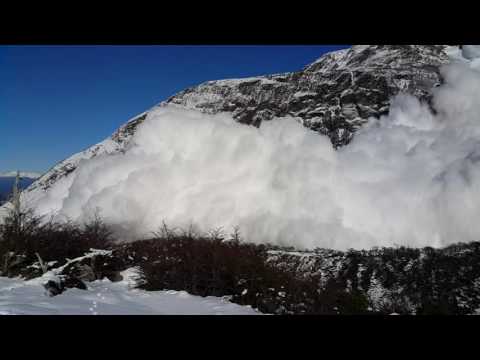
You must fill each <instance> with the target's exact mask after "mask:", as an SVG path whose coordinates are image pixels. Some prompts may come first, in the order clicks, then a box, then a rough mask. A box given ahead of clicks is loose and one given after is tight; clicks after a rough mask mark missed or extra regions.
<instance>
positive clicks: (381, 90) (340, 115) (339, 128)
mask: <svg viewBox="0 0 480 360" xmlns="http://www.w3.org/2000/svg"><path fill="white" fill-rule="evenodd" d="M447 49H448V47H446V46H438V45H409V46H405V45H374V46H371V45H361V46H354V47H353V48H351V49H346V50H341V51H337V52H333V53H330V54H327V55H325V56H322V57H321V58H320V59H319V60H318V61H316V62H314V63H313V64H311V65H309V66H307V67H306V68H305V69H304V70H302V71H299V72H294V73H287V74H280V75H270V76H265V77H256V78H249V79H240V80H222V81H210V82H207V83H205V84H201V85H200V86H197V87H194V88H190V89H186V90H184V91H182V92H181V93H179V94H178V95H175V96H173V97H172V98H170V99H168V100H167V103H170V104H178V105H181V106H185V107H187V108H195V109H200V110H202V111H205V112H209V113H218V112H222V111H226V112H231V113H232V114H233V116H234V118H235V119H237V121H239V122H241V123H245V124H251V125H255V126H259V125H260V123H261V122H262V121H266V120H270V119H272V118H273V117H279V116H286V115H291V116H295V117H299V118H300V119H301V121H302V122H303V124H304V125H305V126H306V127H308V128H311V129H312V130H315V131H318V132H320V133H322V134H325V135H328V136H329V137H330V139H331V141H332V144H333V145H334V146H335V147H338V146H342V145H345V144H347V143H348V142H349V141H350V140H351V139H352V136H353V134H354V132H355V130H356V129H357V128H358V127H359V126H361V125H362V124H363V123H364V122H365V120H366V119H367V118H369V117H371V116H379V115H381V114H382V113H385V112H387V111H388V106H389V100H390V99H391V97H392V96H393V95H396V94H397V93H399V92H400V91H404V92H408V93H411V94H413V95H415V96H417V97H419V98H421V99H424V100H428V98H429V91H430V89H431V88H432V87H434V86H435V85H438V84H440V82H441V79H440V75H439V66H441V65H442V64H444V63H447V62H448V61H449V57H448V55H447V52H446V50H447Z"/></svg>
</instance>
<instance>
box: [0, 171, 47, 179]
mask: <svg viewBox="0 0 480 360" xmlns="http://www.w3.org/2000/svg"><path fill="white" fill-rule="evenodd" d="M16 176H17V172H16V171H8V172H4V173H0V177H16ZM40 176H42V174H40V173H37V172H33V171H20V177H23V178H29V179H38V178H39V177H40Z"/></svg>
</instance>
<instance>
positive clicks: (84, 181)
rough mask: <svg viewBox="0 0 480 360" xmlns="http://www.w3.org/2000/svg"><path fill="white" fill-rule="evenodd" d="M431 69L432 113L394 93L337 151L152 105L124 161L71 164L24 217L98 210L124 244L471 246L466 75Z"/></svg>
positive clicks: (295, 132) (298, 135)
mask: <svg viewBox="0 0 480 360" xmlns="http://www.w3.org/2000/svg"><path fill="white" fill-rule="evenodd" d="M442 73H443V77H444V80H445V83H444V84H443V85H442V86H440V87H437V88H436V89H434V90H433V93H434V98H433V106H434V108H435V109H436V112H435V114H433V113H432V112H431V110H430V108H429V107H428V106H427V105H426V104H423V103H420V102H419V101H418V100H417V99H416V98H414V97H411V96H408V95H399V96H397V97H396V98H394V99H393V100H392V105H391V109H390V113H389V115H388V116H385V117H382V118H380V119H370V121H369V123H368V124H367V125H366V126H365V127H364V128H362V129H361V130H360V131H358V132H357V134H356V136H355V138H354V140H353V142H352V143H351V144H349V145H348V146H346V147H343V148H341V149H339V150H337V151H335V150H334V149H333V148H332V146H331V144H330V141H329V139H328V138H327V137H324V136H321V135H319V134H317V133H315V132H312V131H311V130H309V129H307V128H305V127H303V126H302V125H301V124H300V123H299V122H298V120H297V119H294V118H279V119H274V120H272V121H269V122H264V123H263V124H262V126H261V127H260V128H255V127H252V126H246V125H242V124H238V123H236V122H235V121H234V120H233V119H232V118H231V116H229V115H226V114H219V115H206V114H202V113H200V112H196V111H187V110H182V109H179V108H175V107H163V108H157V109H155V110H153V111H151V112H150V113H149V114H148V117H147V120H146V121H145V122H144V123H143V124H142V125H141V126H140V127H139V128H138V131H137V132H136V134H135V135H134V139H133V142H132V144H131V145H130V147H129V148H128V149H127V151H126V152H125V153H123V154H116V155H106V156H99V157H96V158H94V159H91V160H88V161H85V162H82V163H80V166H79V168H78V169H77V171H75V172H74V173H73V174H72V175H70V176H69V177H67V178H65V179H64V180H61V181H59V182H58V183H57V184H55V185H54V187H53V188H52V189H51V190H50V191H49V192H48V193H47V194H46V195H45V197H44V198H43V199H41V201H39V202H38V204H39V206H38V208H37V211H38V212H39V213H43V214H47V213H49V212H50V211H51V210H52V209H54V210H57V209H60V210H59V211H57V212H56V216H57V217H58V218H59V219H60V218H65V217H68V218H71V219H74V220H79V221H83V220H87V219H89V218H90V217H91V216H92V213H94V212H95V211H97V210H98V209H100V211H101V215H102V216H103V217H104V219H105V220H106V221H107V222H109V223H111V224H114V225H115V227H116V229H117V232H118V234H119V235H120V236H121V237H122V238H124V239H126V240H128V239H132V238H136V237H144V236H149V235H150V233H151V232H152V231H156V230H158V229H159V228H160V226H161V224H162V222H163V221H164V222H165V223H167V224H168V225H169V226H172V227H177V226H179V227H188V226H189V225H194V226H196V227H197V228H198V229H199V230H204V231H206V230H209V229H212V228H217V227H223V228H224V229H225V230H226V231H228V230H230V229H231V228H232V227H233V226H239V228H240V231H241V234H242V236H243V237H244V238H245V239H246V240H248V241H253V242H270V243H276V244H281V245H293V246H297V247H300V248H314V247H327V248H335V249H347V248H370V247H373V246H394V245H407V246H434V247H437V246H443V245H447V244H449V243H456V242H468V241H473V240H480V221H478V219H479V214H480V201H479V199H480V166H479V165H480V126H479V125H480V115H479V114H480V73H479V72H478V70H475V69H474V68H471V67H470V66H468V65H466V64H462V63H455V64H451V65H448V66H447V67H445V68H444V69H442Z"/></svg>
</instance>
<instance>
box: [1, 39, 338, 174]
mask: <svg viewBox="0 0 480 360" xmlns="http://www.w3.org/2000/svg"><path fill="white" fill-rule="evenodd" d="M345 47H347V46H345V45H343V46H342V45H338V46H0V139H1V141H0V173H1V172H4V171H9V170H14V169H20V170H23V171H38V172H42V171H46V170H48V169H49V168H50V167H51V166H53V165H55V163H57V162H58V161H60V160H62V159H64V158H66V157H68V156H70V155H72V154H73V153H76V152H78V151H80V150H83V149H85V148H87V147H89V146H90V145H93V144H94V143H96V142H99V141H101V140H103V139H104V138H106V137H108V136H109V135H111V134H112V132H113V131H114V130H115V129H117V128H118V127H119V126H120V125H122V124H123V123H124V122H125V121H127V120H128V119H130V118H131V117H133V116H135V115H136V114H138V113H141V112H143V111H145V110H146V109H148V108H150V107H151V106H153V105H155V104H157V103H159V102H160V101H162V100H165V99H166V98H168V97H169V96H172V95H174V94H175V93H177V92H178V91H180V90H183V89H184V88H186V87H189V86H193V85H196V84H199V83H201V82H204V81H207V80H215V79H223V78H238V77H248V76H256V75H265V74H271V73H280V72H287V71H295V70H300V69H301V68H303V67H304V66H305V65H307V64H308V63H310V62H312V61H314V60H316V59H317V58H318V57H320V56H321V55H322V54H323V53H325V52H329V51H332V50H337V49H340V48H345Z"/></svg>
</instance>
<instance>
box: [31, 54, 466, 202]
mask: <svg viewBox="0 0 480 360" xmlns="http://www.w3.org/2000/svg"><path fill="white" fill-rule="evenodd" d="M454 49H457V50H458V47H451V46H446V45H358V46H353V47H352V48H350V49H345V50H340V51H336V52H332V53H329V54H326V55H324V56H322V57H321V58H319V59H318V60H317V61H315V62H314V63H312V64H311V65H309V66H307V67H306V68H304V69H303V70H301V71H298V72H293V73H286V74H277V75H268V76H262V77H254V78H246V79H234V80H219V81H209V82H206V83H204V84H201V85H199V86H196V87H193V88H189V89H186V90H184V91H182V92H180V93H179V94H177V95H175V96H173V97H171V98H170V99H168V100H166V101H164V102H162V103H160V104H159V105H157V106H165V105H172V104H175V105H177V106H181V107H185V108H189V109H198V110H200V111H203V112H206V113H218V112H229V113H231V114H232V115H233V117H234V119H236V120H237V121H238V122H241V123H245V124H251V125H255V126H259V125H260V124H261V122H262V121H268V120H271V119H272V118H274V117H279V116H286V115H290V116H295V117H297V118H298V119H299V121H301V122H302V124H303V125H304V126H306V127H308V128H310V129H312V130H314V131H317V132H319V133H321V134H325V135H327V136H329V137H330V139H331V141H332V144H333V146H334V147H339V146H343V145H346V144H348V143H349V142H350V140H351V139H352V137H353V135H354V133H355V131H356V130H357V129H358V128H359V127H360V126H361V125H362V124H363V123H365V122H366V120H367V119H368V118H369V117H371V116H379V115H381V114H383V113H385V112H387V111H388V106H389V100H390V99H391V97H392V96H393V95H395V94H397V93H399V92H401V91H403V92H408V93H411V94H413V95H415V96H417V97H419V98H421V99H425V100H427V101H428V99H429V91H430V89H431V88H432V87H434V86H436V85H438V84H440V83H441V81H442V80H441V77H440V74H439V67H440V66H441V65H443V64H445V63H447V62H448V61H449V59H450V57H449V52H452V51H453V50H454ZM147 114H148V111H147V112H145V113H142V114H140V115H138V116H136V117H135V118H133V119H131V120H130V121H128V122H127V123H126V124H125V125H123V126H122V127H121V128H120V129H118V130H117V131H116V132H115V133H114V134H113V135H112V136H111V137H110V138H108V139H106V140H105V141H103V142H101V143H99V144H96V145H94V146H92V147H90V148H89V149H87V150H85V151H83V152H81V153H78V154H75V155H73V156H72V157H70V158H68V159H66V160H64V161H62V162H60V163H59V164H57V165H56V166H55V167H53V168H52V169H50V170H49V171H48V172H47V173H46V174H44V175H43V176H42V177H41V178H40V179H38V181H36V182H35V183H34V184H32V185H31V186H30V187H29V188H28V189H27V191H26V192H25V195H28V197H29V199H32V200H33V201H34V199H35V198H36V197H37V196H38V194H39V192H43V191H45V190H47V189H48V188H49V187H50V186H51V185H52V184H53V183H56V182H57V181H59V180H61V179H64V178H66V177H67V175H68V174H70V173H71V172H73V171H75V169H76V168H77V166H78V164H79V162H80V161H82V160H84V159H90V158H93V157H95V156H98V155H100V154H104V153H118V152H121V151H123V150H124V149H125V147H126V146H127V145H128V143H129V140H130V138H131V136H132V135H133V134H134V133H135V129H136V127H137V126H138V124H140V123H141V122H142V121H143V120H144V119H145V118H146V116H147Z"/></svg>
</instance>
